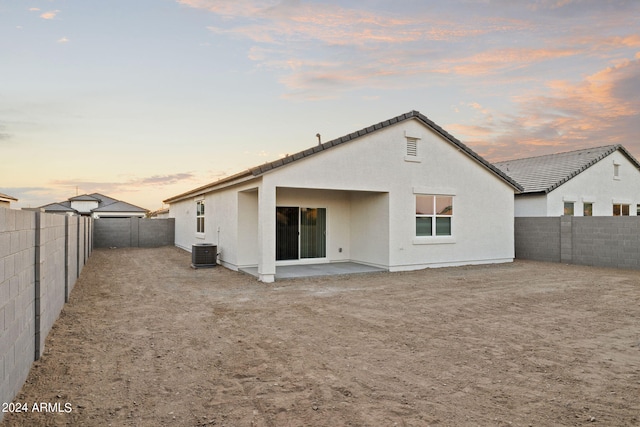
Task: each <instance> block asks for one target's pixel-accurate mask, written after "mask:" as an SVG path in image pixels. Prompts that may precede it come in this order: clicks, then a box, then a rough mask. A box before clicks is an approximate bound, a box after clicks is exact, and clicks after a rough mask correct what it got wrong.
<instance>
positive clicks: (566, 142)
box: [456, 58, 640, 161]
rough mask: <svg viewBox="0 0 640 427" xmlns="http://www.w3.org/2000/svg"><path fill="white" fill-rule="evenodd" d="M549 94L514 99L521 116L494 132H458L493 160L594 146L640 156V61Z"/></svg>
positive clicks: (501, 122) (557, 84)
mask: <svg viewBox="0 0 640 427" xmlns="http://www.w3.org/2000/svg"><path fill="white" fill-rule="evenodd" d="M547 88H548V92H549V94H548V95H527V96H525V95H523V96H520V97H518V98H516V99H515V101H516V103H517V108H516V112H515V113H514V114H512V115H510V116H503V117H501V118H500V119H498V120H496V121H495V123H493V124H492V123H489V122H487V123H486V128H487V129H491V130H492V132H491V133H487V134H486V135H482V134H481V133H480V132H478V131H477V129H474V128H470V129H467V128H465V127H464V126H457V127H456V128H457V129H458V130H459V131H460V132H461V133H462V134H463V135H464V137H468V138H465V140H466V141H468V142H469V144H470V145H472V146H473V147H474V148H476V149H477V150H478V151H479V152H480V153H481V154H483V155H485V156H487V157H488V158H489V159H491V160H493V161H497V160H506V159H509V158H516V157H524V156H529V155H539V154H548V153H553V152H557V151H563V150H571V149H578V148H584V147H589V146H598V145H607V144H623V145H624V146H625V147H627V148H628V149H630V150H631V152H632V153H636V155H640V141H638V139H637V135H638V132H640V123H638V120H637V117H638V115H639V114H640V59H639V58H635V59H627V60H623V61H620V62H619V63H617V64H614V65H612V66H610V67H608V68H605V69H603V70H600V71H598V72H596V73H594V74H592V75H589V76H586V77H585V78H583V79H582V80H581V81H580V82H578V83H572V82H568V81H553V82H550V83H548V86H547Z"/></svg>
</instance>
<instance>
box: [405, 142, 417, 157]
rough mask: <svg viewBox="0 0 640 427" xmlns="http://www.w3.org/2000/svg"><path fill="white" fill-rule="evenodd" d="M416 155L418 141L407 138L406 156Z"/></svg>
mask: <svg viewBox="0 0 640 427" xmlns="http://www.w3.org/2000/svg"><path fill="white" fill-rule="evenodd" d="M417 155H418V140H417V139H415V138H407V156H414V157H415V156H417Z"/></svg>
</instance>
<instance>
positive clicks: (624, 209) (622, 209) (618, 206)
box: [613, 203, 629, 216]
mask: <svg viewBox="0 0 640 427" xmlns="http://www.w3.org/2000/svg"><path fill="white" fill-rule="evenodd" d="M613 216H629V205H625V204H622V203H614V204H613Z"/></svg>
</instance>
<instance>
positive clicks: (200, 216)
mask: <svg viewBox="0 0 640 427" xmlns="http://www.w3.org/2000/svg"><path fill="white" fill-rule="evenodd" d="M200 206H202V209H200ZM205 207H206V204H205V202H204V198H202V199H196V237H201V238H202V237H204V232H205V230H206V228H205V226H204V224H205V212H206V210H205Z"/></svg>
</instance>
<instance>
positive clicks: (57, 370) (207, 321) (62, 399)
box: [2, 247, 640, 427]
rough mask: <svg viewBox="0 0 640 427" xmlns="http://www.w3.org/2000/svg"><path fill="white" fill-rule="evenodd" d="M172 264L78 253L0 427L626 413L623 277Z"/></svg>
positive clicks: (630, 377)
mask: <svg viewBox="0 0 640 427" xmlns="http://www.w3.org/2000/svg"><path fill="white" fill-rule="evenodd" d="M189 264H190V255H189V254H188V253H186V252H184V251H182V250H180V249H177V248H171V247H166V248H160V249H115V250H96V251H94V253H93V255H92V257H91V259H90V260H89V263H88V265H87V266H86V267H85V269H84V271H83V273H82V275H81V277H80V279H79V281H78V282H77V284H76V286H75V288H74V290H73V293H72V295H71V301H70V302H69V304H67V305H66V306H65V308H64V310H63V312H62V314H61V316H60V319H59V320H58V321H57V323H56V324H55V326H54V329H53V330H52V332H51V334H50V335H49V337H48V339H47V343H46V349H45V353H44V355H43V356H42V358H41V359H40V360H39V361H37V362H35V363H34V366H33V368H32V371H31V374H30V376H29V378H28V381H27V383H26V384H25V385H24V387H23V389H22V391H21V393H20V394H19V395H18V396H17V397H16V399H15V402H27V403H29V405H31V404H33V403H34V402H49V403H56V402H58V403H61V407H62V408H64V404H65V403H69V404H70V407H71V411H70V412H69V413H64V412H63V413H50V412H48V413H37V412H28V413H11V414H5V419H4V421H3V423H2V426H3V427H6V426H24V425H29V426H34V425H54V426H55V425H82V426H107V425H113V426H122V425H124V426H129V425H131V426H161V425H177V426H348V425H352V426H394V425H398V426H428V425H434V426H435V425H438V426H464V425H480V426H507V425H514V426H551V425H568V426H571V425H578V426H580V425H585V424H586V425H603V426H631V425H640V272H637V271H624V270H611V269H598V268H590V267H579V266H567V265H560V264H546V263H535V262H523V261H518V262H515V263H513V264H504V265H493V266H477V267H460V268H444V269H432V270H423V271H417V272H409V273H377V274H367V275H354V276H338V277H330V278H312V279H311V278H309V279H293V280H286V281H280V282H276V283H274V284H269V285H266V284H263V283H260V282H257V281H256V280H255V279H254V278H253V277H250V276H247V275H244V274H242V273H235V272H232V271H229V270H226V269H224V268H221V267H216V268H214V269H200V270H194V269H192V268H190V267H189Z"/></svg>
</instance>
